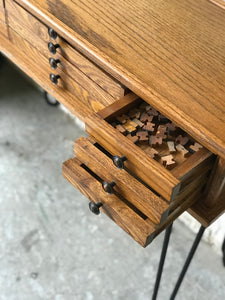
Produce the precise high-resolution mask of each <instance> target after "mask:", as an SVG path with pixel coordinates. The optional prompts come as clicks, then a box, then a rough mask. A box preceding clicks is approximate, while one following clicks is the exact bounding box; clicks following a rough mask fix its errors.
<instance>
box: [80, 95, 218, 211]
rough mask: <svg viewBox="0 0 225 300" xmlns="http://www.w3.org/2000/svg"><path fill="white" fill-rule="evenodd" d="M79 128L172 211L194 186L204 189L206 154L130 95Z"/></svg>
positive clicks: (211, 161)
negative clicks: (149, 188) (159, 196)
mask: <svg viewBox="0 0 225 300" xmlns="http://www.w3.org/2000/svg"><path fill="white" fill-rule="evenodd" d="M135 113H136V114H135ZM135 122H136V125H137V124H139V125H137V126H135V124H134V123H135ZM85 123H86V131H87V132H88V133H89V134H90V135H91V136H92V137H94V138H95V140H96V141H97V142H98V143H99V144H100V145H101V146H102V147H103V148H104V149H106V151H108V152H109V153H110V155H112V156H120V157H121V156H125V157H126V158H127V160H126V161H125V162H124V166H125V168H126V169H127V170H129V172H131V173H133V174H134V175H135V176H136V177H138V178H140V179H141V180H142V181H143V182H145V183H146V184H147V185H148V186H149V187H151V188H152V189H153V190H154V191H155V192H156V193H158V194H159V195H161V196H162V197H163V198H164V199H165V200H167V201H169V202H170V203H171V205H174V206H176V204H175V203H176V201H175V200H176V199H180V200H179V201H181V202H182V199H183V197H185V196H186V195H187V191H189V193H191V192H193V191H194V190H195V188H196V182H198V185H199V184H200V185H201V184H204V180H205V176H207V174H208V172H210V170H211V169H212V166H213V164H214V160H215V157H214V155H213V154H212V153H210V152H209V151H208V150H207V149H205V148H203V147H202V146H201V145H199V144H198V143H196V141H195V140H193V139H192V138H191V137H190V136H189V135H187V134H186V133H185V132H184V131H183V130H181V129H180V128H179V127H177V126H176V125H175V124H173V123H172V122H171V121H170V120H168V119H167V118H166V117H164V116H163V115H161V114H160V113H159V112H157V111H156V110H154V108H152V107H150V106H149V105H148V104H147V103H145V102H144V101H143V100H141V99H140V98H138V97H137V96H136V95H134V94H129V95H127V96H125V97H124V98H123V99H121V100H119V101H117V102H116V103H114V104H112V105H110V106H109V107H108V108H105V109H103V110H102V111H99V112H98V114H93V115H92V116H90V117H87V118H86V120H85ZM124 128H125V130H124ZM149 143H150V144H149ZM169 144H170V148H169ZM198 149H199V150H198ZM179 201H178V202H179ZM172 202H173V203H174V204H173V203H172Z"/></svg>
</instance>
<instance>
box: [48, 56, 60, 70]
mask: <svg viewBox="0 0 225 300" xmlns="http://www.w3.org/2000/svg"><path fill="white" fill-rule="evenodd" d="M59 63H60V60H59V59H54V58H53V57H50V58H49V64H50V66H51V68H52V69H53V70H55V69H57V65H58V64H59Z"/></svg>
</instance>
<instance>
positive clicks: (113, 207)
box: [63, 158, 155, 247]
mask: <svg viewBox="0 0 225 300" xmlns="http://www.w3.org/2000/svg"><path fill="white" fill-rule="evenodd" d="M63 176H64V177H65V178H66V179H67V180H68V181H69V182H70V183H71V184H72V185H73V186H74V187H76V188H77V189H78V190H79V191H80V192H81V193H83V194H84V195H85V196H86V197H87V198H88V199H89V200H90V201H92V202H95V203H98V202H102V204H103V206H102V208H101V210H102V211H103V212H104V213H106V214H107V215H108V216H109V217H110V218H111V219H112V220H113V221H115V222H116V223H117V224H118V225H119V226H120V227H121V228H122V229H123V230H125V231H126V232H127V233H128V234H129V235H130V236H132V237H133V238H134V239H135V240H136V241H137V242H138V243H140V244H141V245H142V246H143V247H145V246H147V245H148V244H149V243H150V241H151V240H152V239H153V238H154V232H155V224H154V223H152V222H151V221H150V220H149V219H148V218H147V219H146V218H143V217H141V216H140V215H139V214H137V213H136V212H135V211H134V210H133V209H131V208H130V207H129V206H128V205H127V204H126V203H124V202H123V201H121V200H120V199H119V198H118V197H117V196H116V195H114V194H112V195H108V194H106V193H105V192H104V191H103V189H102V184H101V182H99V181H98V180H97V179H96V178H95V177H94V176H93V174H91V172H89V171H88V170H86V169H85V168H84V166H83V164H82V163H81V162H79V160H77V159H76V158H74V159H70V160H68V161H66V162H65V163H64V164H63Z"/></svg>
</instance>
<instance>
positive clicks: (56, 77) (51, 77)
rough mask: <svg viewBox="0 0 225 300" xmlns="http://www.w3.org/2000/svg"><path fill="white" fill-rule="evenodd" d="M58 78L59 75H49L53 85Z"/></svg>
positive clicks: (56, 82)
mask: <svg viewBox="0 0 225 300" xmlns="http://www.w3.org/2000/svg"><path fill="white" fill-rule="evenodd" d="M59 78H60V75H55V74H52V73H51V74H50V80H51V82H52V83H53V84H58V79H59Z"/></svg>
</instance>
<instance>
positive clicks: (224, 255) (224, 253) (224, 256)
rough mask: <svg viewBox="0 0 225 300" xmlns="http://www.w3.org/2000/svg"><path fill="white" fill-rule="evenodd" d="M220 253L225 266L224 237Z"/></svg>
mask: <svg viewBox="0 0 225 300" xmlns="http://www.w3.org/2000/svg"><path fill="white" fill-rule="evenodd" d="M222 254H223V265H224V267H225V238H224V241H223V245H222Z"/></svg>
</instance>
